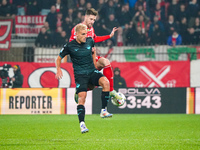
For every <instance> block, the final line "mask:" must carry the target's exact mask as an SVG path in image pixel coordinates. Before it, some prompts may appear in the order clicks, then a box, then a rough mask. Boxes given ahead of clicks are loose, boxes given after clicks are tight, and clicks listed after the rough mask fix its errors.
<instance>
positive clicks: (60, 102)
mask: <svg viewBox="0 0 200 150" xmlns="http://www.w3.org/2000/svg"><path fill="white" fill-rule="evenodd" d="M101 90H102V89H101V88H95V89H94V90H93V91H89V92H88V94H87V98H86V103H85V107H86V114H99V113H100V109H101ZM119 91H120V92H122V93H124V95H125V96H126V99H127V100H126V102H125V104H124V105H123V106H120V107H117V106H114V105H113V104H112V103H111V102H109V103H108V110H109V112H111V113H114V114H121V113H123V114H141V113H142V114H152V113H153V114H163V113H166V114H175V113H181V114H200V88H120V89H119ZM74 92H75V88H16V89H9V88H3V89H0V114H2V115H3V114H77V110H76V107H77V104H76V103H75V101H74Z"/></svg>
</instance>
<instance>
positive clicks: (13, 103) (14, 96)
mask: <svg viewBox="0 0 200 150" xmlns="http://www.w3.org/2000/svg"><path fill="white" fill-rule="evenodd" d="M62 92H65V91H64V90H63V89H60V88H16V89H6V88H4V89H0V114H64V112H65V111H64V106H65V97H62V95H63V94H62Z"/></svg>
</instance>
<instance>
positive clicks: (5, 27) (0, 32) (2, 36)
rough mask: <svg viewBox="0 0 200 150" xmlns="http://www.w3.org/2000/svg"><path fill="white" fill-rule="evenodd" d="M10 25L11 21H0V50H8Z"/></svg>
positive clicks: (10, 32)
mask: <svg viewBox="0 0 200 150" xmlns="http://www.w3.org/2000/svg"><path fill="white" fill-rule="evenodd" d="M12 24H13V21H12V19H8V20H0V50H9V49H10V46H11V34H12Z"/></svg>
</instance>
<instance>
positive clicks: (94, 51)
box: [92, 47, 97, 68]
mask: <svg viewBox="0 0 200 150" xmlns="http://www.w3.org/2000/svg"><path fill="white" fill-rule="evenodd" d="M92 59H93V63H94V66H95V68H97V61H96V48H95V47H93V48H92Z"/></svg>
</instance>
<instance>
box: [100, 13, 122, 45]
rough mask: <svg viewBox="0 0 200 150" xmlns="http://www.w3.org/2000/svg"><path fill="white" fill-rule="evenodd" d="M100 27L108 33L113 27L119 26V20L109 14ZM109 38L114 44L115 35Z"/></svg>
mask: <svg viewBox="0 0 200 150" xmlns="http://www.w3.org/2000/svg"><path fill="white" fill-rule="evenodd" d="M102 27H103V28H104V30H105V31H106V32H107V34H109V33H111V32H112V30H113V28H114V27H119V22H118V21H117V20H116V19H115V15H114V14H110V15H109V19H108V20H107V21H105V24H103V25H102ZM111 39H112V40H113V42H114V44H115V43H116V38H115V36H113V37H112V38H111Z"/></svg>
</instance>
